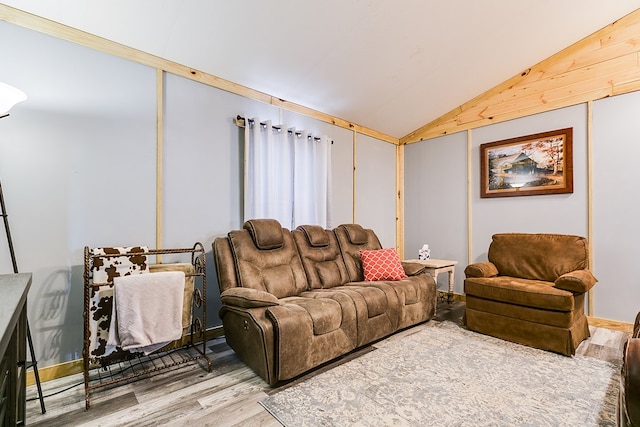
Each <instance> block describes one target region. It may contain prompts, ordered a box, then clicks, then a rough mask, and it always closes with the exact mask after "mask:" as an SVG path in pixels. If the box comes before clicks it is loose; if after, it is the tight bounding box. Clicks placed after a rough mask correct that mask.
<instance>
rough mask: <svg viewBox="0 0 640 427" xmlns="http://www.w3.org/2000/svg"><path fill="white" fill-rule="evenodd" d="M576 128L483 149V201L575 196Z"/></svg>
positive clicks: (484, 146)
mask: <svg viewBox="0 0 640 427" xmlns="http://www.w3.org/2000/svg"><path fill="white" fill-rule="evenodd" d="M572 143H573V128H566V129H558V130H554V131H550V132H543V133H537V134H534V135H527V136H521V137H518V138H511V139H505V140H502V141H496V142H488V143H486V144H482V145H480V197H482V198H486V197H511V196H532V195H538V194H558V193H573V152H572Z"/></svg>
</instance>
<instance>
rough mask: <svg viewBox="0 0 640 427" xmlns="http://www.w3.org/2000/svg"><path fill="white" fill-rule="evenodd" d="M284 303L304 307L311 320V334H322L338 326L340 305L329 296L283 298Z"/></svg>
mask: <svg viewBox="0 0 640 427" xmlns="http://www.w3.org/2000/svg"><path fill="white" fill-rule="evenodd" d="M282 302H283V303H284V304H295V305H298V306H300V307H302V308H304V309H305V310H306V311H307V313H308V314H309V317H311V321H312V322H313V335H323V334H326V333H329V332H332V331H335V330H336V329H339V328H340V325H341V324H342V307H341V306H340V303H338V302H337V301H335V300H333V299H331V298H301V297H289V298H283V300H282Z"/></svg>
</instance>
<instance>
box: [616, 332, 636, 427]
mask: <svg viewBox="0 0 640 427" xmlns="http://www.w3.org/2000/svg"><path fill="white" fill-rule="evenodd" d="M619 411H620V417H621V418H622V419H623V420H624V421H627V422H628V423H629V424H624V425H636V424H637V423H639V422H640V339H638V338H631V339H629V340H628V341H627V342H626V343H625V346H624V354H623V357H622V378H621V379H620V407H619Z"/></svg>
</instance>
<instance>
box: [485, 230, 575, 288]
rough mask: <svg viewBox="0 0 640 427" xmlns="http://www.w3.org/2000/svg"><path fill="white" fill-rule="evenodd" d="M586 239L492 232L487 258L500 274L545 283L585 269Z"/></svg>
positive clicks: (564, 235) (557, 235)
mask: <svg viewBox="0 0 640 427" xmlns="http://www.w3.org/2000/svg"><path fill="white" fill-rule="evenodd" d="M587 249H588V248H587V240H586V239H585V238H584V237H580V236H571V235H566V234H526V233H502V234H494V235H493V240H492V242H491V244H490V245H489V253H488V258H489V261H490V262H492V263H493V264H495V266H496V268H497V269H498V271H499V272H500V275H501V276H513V277H521V278H523V279H536V280H544V281H548V282H553V281H555V280H556V279H557V278H558V277H560V276H561V275H563V274H565V273H568V272H570V271H575V270H583V269H585V268H587V259H588V254H587Z"/></svg>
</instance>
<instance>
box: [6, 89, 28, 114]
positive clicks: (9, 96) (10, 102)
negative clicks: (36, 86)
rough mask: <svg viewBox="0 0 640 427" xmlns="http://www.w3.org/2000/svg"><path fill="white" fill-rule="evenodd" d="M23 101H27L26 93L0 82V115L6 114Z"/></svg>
mask: <svg viewBox="0 0 640 427" xmlns="http://www.w3.org/2000/svg"><path fill="white" fill-rule="evenodd" d="M25 99H27V94H26V93H24V92H23V91H21V90H20V89H16V88H15V87H13V86H10V85H8V84H6V83H2V82H0V115H3V114H6V113H8V112H9V110H11V108H13V106H14V105H16V104H17V103H18V102H21V101H24V100H25Z"/></svg>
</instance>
